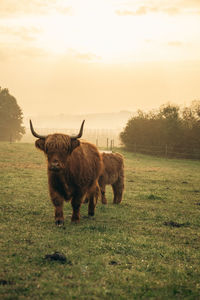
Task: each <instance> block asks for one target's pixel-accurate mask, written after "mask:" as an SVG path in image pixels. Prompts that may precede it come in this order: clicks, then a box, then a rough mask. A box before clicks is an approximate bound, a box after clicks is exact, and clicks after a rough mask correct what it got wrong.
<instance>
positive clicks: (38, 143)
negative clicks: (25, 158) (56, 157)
mask: <svg viewBox="0 0 200 300" xmlns="http://www.w3.org/2000/svg"><path fill="white" fill-rule="evenodd" d="M35 146H36V148H38V149H40V150H42V151H44V146H45V140H44V139H38V140H37V141H35Z"/></svg>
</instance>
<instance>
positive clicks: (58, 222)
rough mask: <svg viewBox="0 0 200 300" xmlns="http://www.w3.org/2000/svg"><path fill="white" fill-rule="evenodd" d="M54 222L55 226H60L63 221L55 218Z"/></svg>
mask: <svg viewBox="0 0 200 300" xmlns="http://www.w3.org/2000/svg"><path fill="white" fill-rule="evenodd" d="M55 224H56V226H62V225H64V221H63V220H56V221H55Z"/></svg>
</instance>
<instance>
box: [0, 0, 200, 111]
mask: <svg viewBox="0 0 200 300" xmlns="http://www.w3.org/2000/svg"><path fill="white" fill-rule="evenodd" d="M0 70H1V72H0V86H1V87H3V88H4V87H6V88H8V89H9V90H10V93H11V94H13V95H14V96H15V97H16V98H17V101H18V104H19V105H20V107H21V108H22V110H23V112H24V114H25V115H27V114H28V115H36V114H43V113H46V114H59V113H66V114H67V113H79V114H81V113H92V112H112V111H113V112H117V111H120V110H131V111H135V110H137V109H138V108H139V109H151V108H156V107H159V106H160V105H161V104H163V103H166V102H168V101H170V102H173V103H177V104H183V105H185V104H188V103H190V101H192V100H195V99H200V0H173V1H170V0H29V1H27V0H20V1H17V0H0Z"/></svg>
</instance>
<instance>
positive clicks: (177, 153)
mask: <svg viewBox="0 0 200 300" xmlns="http://www.w3.org/2000/svg"><path fill="white" fill-rule="evenodd" d="M130 149H131V151H133V152H135V153H142V154H148V155H154V156H162V157H166V158H173V157H174V158H191V159H200V148H196V147H187V148H186V147H185V148H183V147H179V146H172V145H167V144H166V145H148V146H147V145H140V144H137V143H134V144H132V147H130Z"/></svg>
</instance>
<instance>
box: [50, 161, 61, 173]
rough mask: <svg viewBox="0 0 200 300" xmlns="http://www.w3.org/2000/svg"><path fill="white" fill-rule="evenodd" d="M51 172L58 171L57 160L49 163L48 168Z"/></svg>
mask: <svg viewBox="0 0 200 300" xmlns="http://www.w3.org/2000/svg"><path fill="white" fill-rule="evenodd" d="M49 169H50V170H51V171H59V170H60V164H59V161H58V160H54V161H52V162H51V165H50V168H49Z"/></svg>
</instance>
